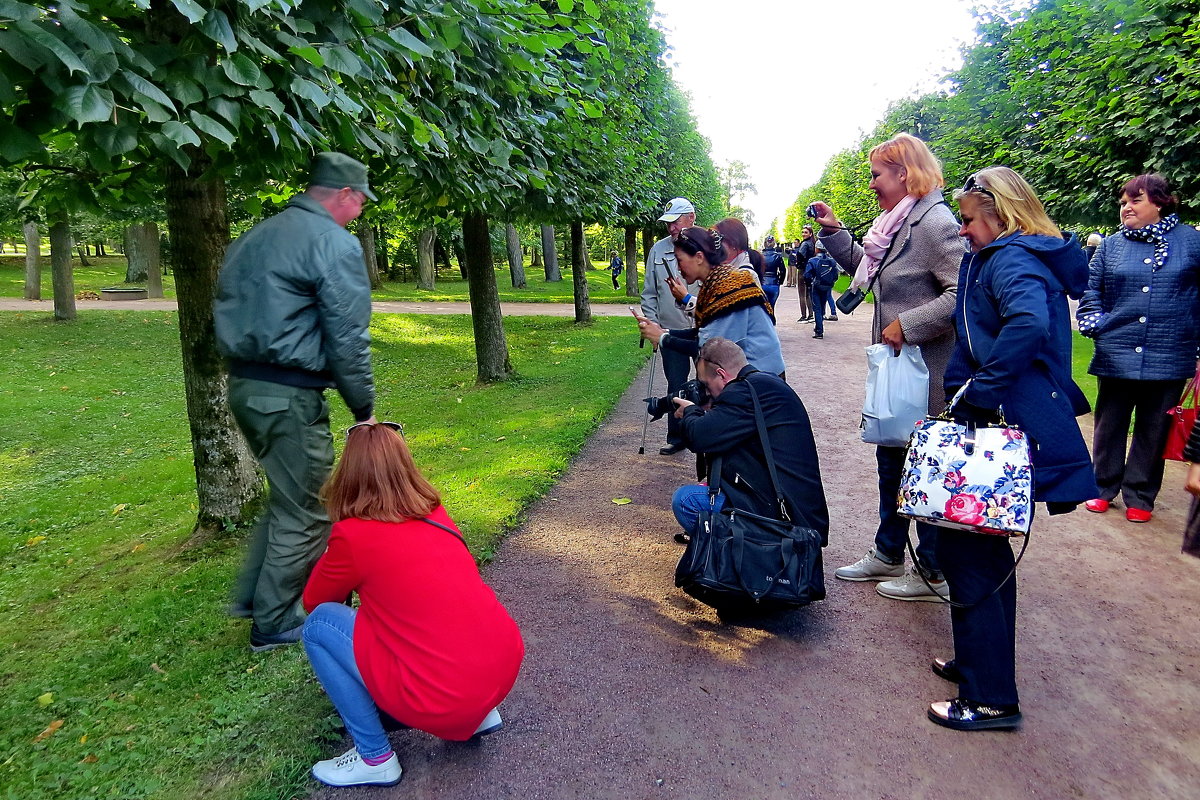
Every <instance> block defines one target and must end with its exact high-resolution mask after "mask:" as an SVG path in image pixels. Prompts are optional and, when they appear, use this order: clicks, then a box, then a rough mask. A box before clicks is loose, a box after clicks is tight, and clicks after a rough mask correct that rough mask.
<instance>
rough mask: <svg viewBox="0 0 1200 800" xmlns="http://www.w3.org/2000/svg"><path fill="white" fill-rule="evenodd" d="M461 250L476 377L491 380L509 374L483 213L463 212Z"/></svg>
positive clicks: (502, 322) (509, 365)
mask: <svg viewBox="0 0 1200 800" xmlns="http://www.w3.org/2000/svg"><path fill="white" fill-rule="evenodd" d="M463 250H464V253H465V255H466V266H467V290H468V292H469V293H470V296H471V325H472V327H473V328H474V330H475V360H476V362H477V364H478V374H479V380H480V381H481V382H483V383H492V382H495V381H502V380H506V379H507V378H509V377H510V376H511V375H512V373H513V369H512V364H511V363H509V360H508V340H507V339H506V338H505V335H504V317H503V315H502V313H501V311H500V293H499V291H498V290H497V289H496V270H495V268H494V267H493V266H492V242H491V237H490V235H489V233H488V219H487V215H486V214H481V213H478V212H475V211H469V212H467V213H465V214H463Z"/></svg>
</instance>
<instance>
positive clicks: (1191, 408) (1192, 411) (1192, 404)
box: [1163, 368, 1200, 461]
mask: <svg viewBox="0 0 1200 800" xmlns="http://www.w3.org/2000/svg"><path fill="white" fill-rule="evenodd" d="M1198 401H1200V368H1197V370H1196V374H1195V375H1193V376H1192V380H1191V381H1190V382H1189V383H1188V385H1187V386H1185V387H1184V389H1183V396H1182V397H1180V398H1179V405H1177V406H1175V407H1174V408H1172V409H1171V410H1169V411H1168V412H1167V414H1168V415H1169V416H1170V417H1171V422H1170V425H1171V431H1170V433H1168V434H1167V446H1166V448H1165V449H1164V450H1163V458H1165V459H1167V460H1169V461H1187V459H1186V458H1184V456H1183V449H1184V448H1185V447H1187V442H1188V437H1189V436H1191V435H1192V428H1194V427H1196V406H1197V405H1200V402H1198Z"/></svg>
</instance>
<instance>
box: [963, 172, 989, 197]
mask: <svg viewBox="0 0 1200 800" xmlns="http://www.w3.org/2000/svg"><path fill="white" fill-rule="evenodd" d="M962 190H963V194H969V193H970V192H978V193H979V194H986V195H987V196H988V197H990V198H992V199H993V200H995V199H996V195H994V194H992V193H991V191H989V190H988V188H987V187H986V186H984V185H983V184H982V183H980V182H979V177H978V176H977V175H972V176H971V177H969V178H967V182H966V183H964V184H963V188H962Z"/></svg>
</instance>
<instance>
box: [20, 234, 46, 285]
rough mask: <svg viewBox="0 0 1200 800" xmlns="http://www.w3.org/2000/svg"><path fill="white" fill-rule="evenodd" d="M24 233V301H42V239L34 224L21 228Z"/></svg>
mask: <svg viewBox="0 0 1200 800" xmlns="http://www.w3.org/2000/svg"><path fill="white" fill-rule="evenodd" d="M22 230H23V231H24V233H25V299H26V300H41V299H42V237H41V234H40V233H39V232H38V225H37V223H36V222H26V223H25V225H24V226H22Z"/></svg>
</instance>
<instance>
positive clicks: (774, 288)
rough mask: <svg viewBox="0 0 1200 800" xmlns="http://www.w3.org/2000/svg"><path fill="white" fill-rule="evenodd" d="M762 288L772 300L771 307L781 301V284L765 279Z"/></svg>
mask: <svg viewBox="0 0 1200 800" xmlns="http://www.w3.org/2000/svg"><path fill="white" fill-rule="evenodd" d="M762 290H763V294H765V295H766V296H767V300H768V301H770V303H771V308H775V304H776V303H778V302H779V284H778V283H771V282H770V281H764V282H763V287H762Z"/></svg>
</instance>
